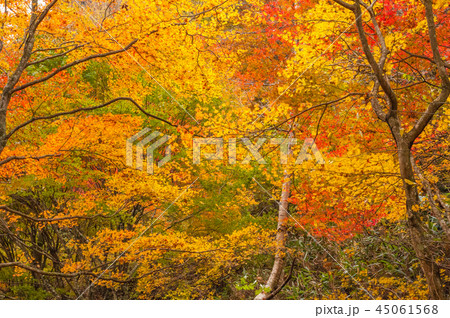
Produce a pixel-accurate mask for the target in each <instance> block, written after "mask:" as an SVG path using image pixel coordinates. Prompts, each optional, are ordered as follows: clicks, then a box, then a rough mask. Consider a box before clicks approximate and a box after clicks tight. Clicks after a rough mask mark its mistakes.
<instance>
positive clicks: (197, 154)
mask: <svg viewBox="0 0 450 318" xmlns="http://www.w3.org/2000/svg"><path fill="white" fill-rule="evenodd" d="M149 133H150V134H149ZM161 136H162V137H161ZM159 137H161V138H159ZM157 138H159V139H157ZM170 138H171V136H168V135H162V134H161V133H160V132H158V131H154V132H151V130H150V129H149V128H144V129H142V130H141V131H140V132H138V133H137V134H136V135H134V136H132V137H130V138H128V139H127V147H126V157H127V166H129V167H133V146H134V144H135V143H136V145H135V146H136V169H138V170H141V171H143V165H144V158H147V160H146V161H147V173H149V174H153V172H154V167H153V166H154V163H153V162H154V152H155V150H156V149H157V148H159V147H160V146H162V145H163V144H164V143H166V142H167V141H168V140H169V139H170ZM155 139H157V140H156V141H154V140H155ZM152 141H154V142H153V143H151V142H152ZM240 141H241V142H242V144H243V145H244V146H245V148H246V149H247V151H248V154H247V156H246V157H245V158H244V159H243V160H242V161H241V162H239V163H240V164H248V163H250V161H252V160H256V161H257V162H258V163H259V164H263V165H265V164H267V161H266V160H265V159H264V158H263V156H262V155H261V154H260V153H259V150H260V149H261V147H262V146H263V144H264V143H266V141H267V139H266V138H258V139H257V140H256V141H255V143H253V142H252V141H251V140H250V139H249V138H241V139H240ZM237 142H238V139H237V138H230V139H229V140H228V147H227V148H228V164H230V165H234V164H237V163H238V162H237V155H236V149H237ZM269 142H270V144H271V145H278V146H279V148H280V149H279V151H280V156H279V159H280V163H281V164H287V163H288V156H289V155H290V154H291V153H292V152H291V147H292V146H293V145H295V144H297V139H295V138H271V139H270V141H269ZM202 145H204V146H206V145H213V146H214V148H215V151H214V152H205V151H202ZM192 146H193V149H192V159H193V163H194V164H200V162H201V161H202V158H203V159H205V160H223V158H224V148H225V147H224V140H223V139H222V138H194V139H193V145H192ZM313 156H314V157H315V159H316V162H317V163H319V164H324V163H325V160H324V159H323V157H322V154H321V153H320V151H319V149H318V148H317V145H316V143H315V142H314V139H312V138H306V139H305V141H304V143H303V146H302V148H301V150H300V152H299V154H298V156H297V158H296V160H295V164H297V165H298V164H301V163H302V162H304V161H307V160H312V159H313ZM170 159H171V150H170V145H167V146H166V149H165V155H164V158H162V159H161V160H160V161H159V162H158V163H157V165H158V167H162V166H163V165H164V164H166V163H167V162H169V161H170Z"/></svg>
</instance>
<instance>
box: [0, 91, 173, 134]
mask: <svg viewBox="0 0 450 318" xmlns="http://www.w3.org/2000/svg"><path fill="white" fill-rule="evenodd" d="M121 100H122V101H129V102H131V103H133V104H134V105H135V106H136V107H137V108H138V109H139V110H140V111H141V112H142V113H144V114H145V115H147V116H149V117H151V118H154V119H157V120H159V121H162V122H164V123H166V124H168V125H170V126H172V127H177V125H175V124H172V123H171V122H169V121H167V120H165V119H163V118H161V117H158V116H155V115H152V114H150V113H148V112H146V111H145V110H144V109H143V108H142V107H141V106H140V105H139V104H138V103H137V102H136V101H134V100H133V99H132V98H129V97H117V98H114V99H112V100H110V101H108V102H106V103H104V104H101V105H97V106H92V107H82V108H77V109H73V110H69V111H66V112H60V113H56V114H52V115H48V116H40V117H33V118H31V119H29V120H27V121H26V122H24V123H22V124H20V125H18V126H16V127H15V128H13V129H12V130H11V131H10V132H9V133H8V134H7V135H6V136H5V140H8V139H9V138H11V136H12V135H13V134H14V133H16V132H17V131H18V130H20V129H22V128H23V127H25V126H27V125H29V124H31V123H33V122H35V121H38V120H48V119H53V118H57V117H61V116H65V115H72V114H76V113H79V112H83V111H91V110H95V109H100V108H104V107H106V106H109V105H111V104H113V103H115V102H118V101H121Z"/></svg>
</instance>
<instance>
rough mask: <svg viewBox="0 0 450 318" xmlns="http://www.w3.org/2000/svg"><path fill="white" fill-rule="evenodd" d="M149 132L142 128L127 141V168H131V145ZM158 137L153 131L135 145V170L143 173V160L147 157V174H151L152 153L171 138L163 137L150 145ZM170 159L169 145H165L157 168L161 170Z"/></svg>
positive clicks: (148, 129) (158, 133) (147, 129)
mask: <svg viewBox="0 0 450 318" xmlns="http://www.w3.org/2000/svg"><path fill="white" fill-rule="evenodd" d="M149 132H151V130H150V128H144V129H142V130H141V131H140V132H138V133H137V134H136V135H134V136H132V137H130V138H128V139H127V147H126V152H127V154H126V157H127V166H129V167H133V143H134V142H136V141H137V140H138V139H141V138H142V137H144V136H146V135H147V134H148V133H149ZM160 136H161V133H160V132H158V131H154V132H152V133H151V134H149V135H148V136H146V137H144V138H143V139H141V140H140V141H139V142H138V143H137V144H136V169H139V170H141V171H143V165H144V158H145V157H147V173H148V174H153V172H154V170H153V161H154V152H155V150H156V149H157V148H159V147H160V146H161V145H163V144H164V143H166V142H167V141H168V140H169V139H170V138H171V136H168V135H163V136H162V137H161V138H160V139H158V140H156V141H155V142H153V143H152V144H150V142H152V141H153V140H155V139H156V138H158V137H160ZM170 158H171V151H170V145H167V146H166V150H165V155H164V158H162V159H161V160H160V161H159V162H158V163H157V165H158V167H159V168H161V167H162V166H163V165H164V164H166V163H167V162H169V161H170Z"/></svg>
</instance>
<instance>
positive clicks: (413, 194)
mask: <svg viewBox="0 0 450 318" xmlns="http://www.w3.org/2000/svg"><path fill="white" fill-rule="evenodd" d="M398 159H399V166H400V174H401V177H402V180H403V188H404V191H405V197H406V211H407V216H408V222H407V226H408V230H409V233H410V237H411V243H412V245H413V247H414V251H415V252H416V256H417V258H418V259H419V262H420V265H421V268H422V271H423V273H424V275H425V278H426V280H427V283H428V290H429V294H430V298H431V299H445V297H444V291H443V289H442V283H441V278H440V273H439V268H438V266H437V265H436V263H435V262H434V260H433V258H432V253H431V252H430V251H429V249H428V248H427V243H426V241H425V240H426V238H425V230H424V229H423V227H422V221H421V219H420V215H419V214H418V212H417V211H414V208H413V207H414V206H416V207H418V206H419V203H420V201H419V195H418V191H417V185H416V182H415V179H414V170H413V167H412V164H411V149H410V147H409V146H408V144H407V143H406V142H404V141H402V142H400V143H399V144H398Z"/></svg>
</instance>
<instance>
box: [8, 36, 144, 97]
mask: <svg viewBox="0 0 450 318" xmlns="http://www.w3.org/2000/svg"><path fill="white" fill-rule="evenodd" d="M137 41H138V40H137V39H135V40H133V41H131V42H130V43H129V44H128V45H127V46H125V47H123V48H121V49H119V50H115V51H109V52H105V53H99V54H93V55H90V56H87V57H85V58H82V59H79V60H76V61H74V62H72V63H69V64H66V65H64V66H62V67H60V68H58V69H56V70H55V71H53V72H52V73H50V74H48V75H47V76H44V77H42V78H39V79H37V80H34V81H31V82H28V83H26V84H23V85H21V86H19V87H16V88H14V89H12V91H11V93H15V92H18V91H21V90H23V89H25V88H27V87H30V86H33V85H36V84H39V83H42V82H45V81H47V80H49V79H50V78H52V77H53V76H55V75H56V74H58V73H60V72H62V71H64V70H66V69H68V68H71V67H73V66H75V65H78V64H81V63H84V62H87V61H89V60H92V59H96V58H101V57H107V56H110V55H114V54H118V53H121V52H125V51H126V50H128V49H129V48H130V47H132V46H133V45H134V44H135V43H136V42H137Z"/></svg>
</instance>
